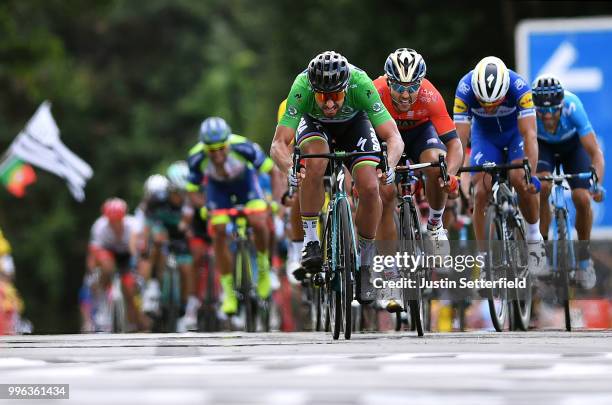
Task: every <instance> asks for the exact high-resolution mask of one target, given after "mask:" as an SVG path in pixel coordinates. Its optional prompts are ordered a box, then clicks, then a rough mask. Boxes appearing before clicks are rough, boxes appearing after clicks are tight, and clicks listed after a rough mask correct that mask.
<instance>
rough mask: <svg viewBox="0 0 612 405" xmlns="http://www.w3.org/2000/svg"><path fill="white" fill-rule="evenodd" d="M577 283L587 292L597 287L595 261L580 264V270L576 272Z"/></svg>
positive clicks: (585, 261)
mask: <svg viewBox="0 0 612 405" xmlns="http://www.w3.org/2000/svg"><path fill="white" fill-rule="evenodd" d="M576 281H577V282H578V284H579V285H580V287H582V288H584V289H587V290H590V289H591V288H593V287H595V283H597V276H596V274H595V267H594V265H593V259H588V260H582V261H581V262H580V263H579V264H578V270H576Z"/></svg>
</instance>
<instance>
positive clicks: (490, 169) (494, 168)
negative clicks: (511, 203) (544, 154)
mask: <svg viewBox="0 0 612 405" xmlns="http://www.w3.org/2000/svg"><path fill="white" fill-rule="evenodd" d="M514 169H523V170H524V171H525V176H524V178H525V183H527V184H531V167H530V166H529V160H528V159H527V158H523V162H522V163H503V164H497V163H493V162H492V163H485V164H482V165H478V166H464V167H462V168H460V169H459V171H457V174H459V173H464V172H470V173H474V172H485V173H489V174H492V173H501V172H506V171H509V170H514Z"/></svg>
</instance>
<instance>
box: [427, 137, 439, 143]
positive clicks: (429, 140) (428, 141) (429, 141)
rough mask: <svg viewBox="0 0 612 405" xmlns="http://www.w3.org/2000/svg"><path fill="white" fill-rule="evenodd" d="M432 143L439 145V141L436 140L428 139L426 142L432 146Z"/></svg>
mask: <svg viewBox="0 0 612 405" xmlns="http://www.w3.org/2000/svg"><path fill="white" fill-rule="evenodd" d="M432 143H440V141H439V140H438V138H429V139H428V140H427V144H432Z"/></svg>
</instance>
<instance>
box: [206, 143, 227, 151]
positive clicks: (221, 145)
mask: <svg viewBox="0 0 612 405" xmlns="http://www.w3.org/2000/svg"><path fill="white" fill-rule="evenodd" d="M227 145H228V143H227V142H218V143H213V144H210V145H206V144H204V150H205V151H206V152H217V151H220V150H223V149H225V147H226V146H227Z"/></svg>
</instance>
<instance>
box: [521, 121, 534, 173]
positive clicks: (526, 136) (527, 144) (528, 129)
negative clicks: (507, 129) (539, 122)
mask: <svg viewBox="0 0 612 405" xmlns="http://www.w3.org/2000/svg"><path fill="white" fill-rule="evenodd" d="M518 127H519V132H520V133H521V135H522V136H523V144H524V148H525V156H526V157H527V159H529V165H530V166H531V171H532V172H533V173H535V171H536V169H537V165H538V133H537V127H536V117H535V116H528V117H523V118H519V120H518Z"/></svg>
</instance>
